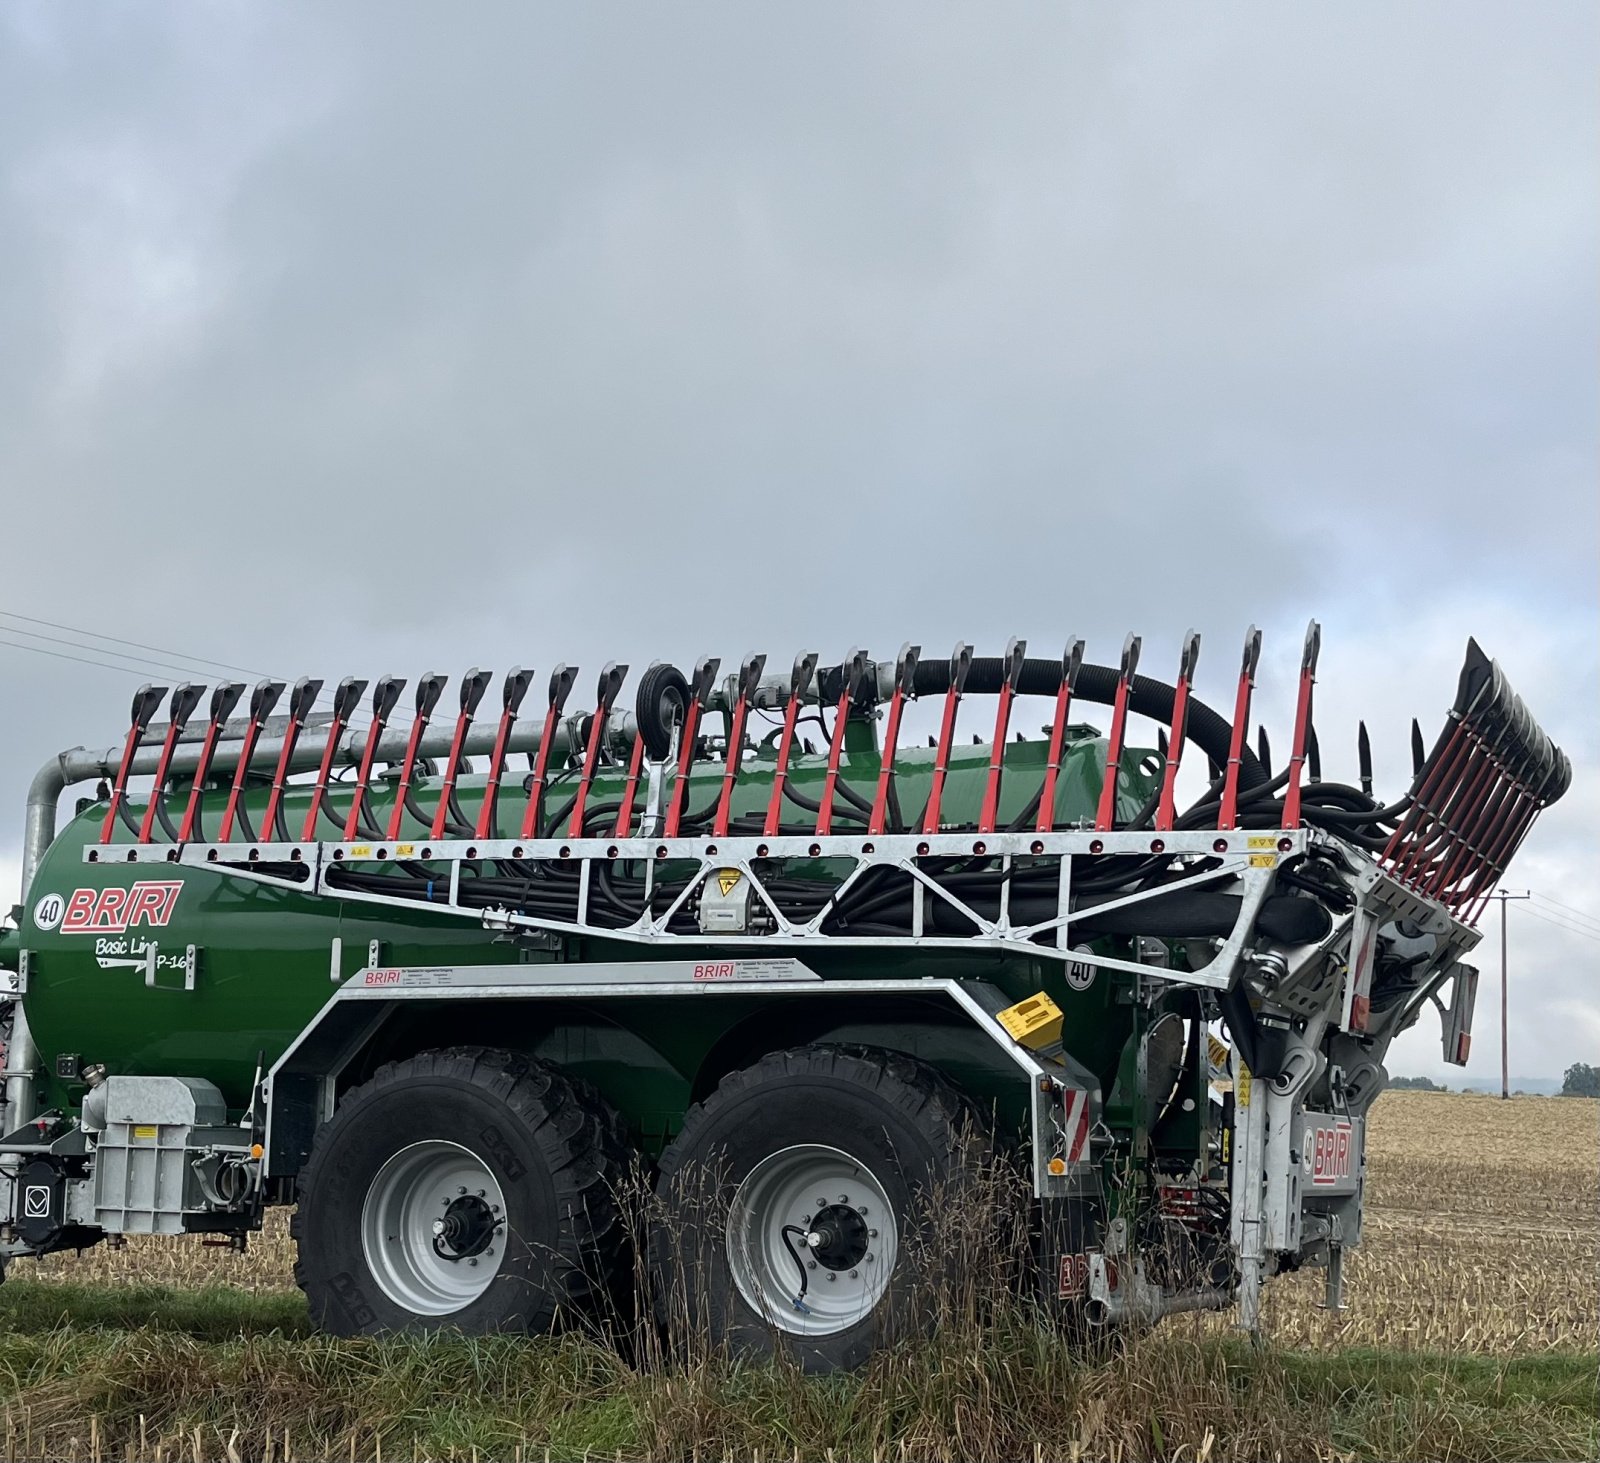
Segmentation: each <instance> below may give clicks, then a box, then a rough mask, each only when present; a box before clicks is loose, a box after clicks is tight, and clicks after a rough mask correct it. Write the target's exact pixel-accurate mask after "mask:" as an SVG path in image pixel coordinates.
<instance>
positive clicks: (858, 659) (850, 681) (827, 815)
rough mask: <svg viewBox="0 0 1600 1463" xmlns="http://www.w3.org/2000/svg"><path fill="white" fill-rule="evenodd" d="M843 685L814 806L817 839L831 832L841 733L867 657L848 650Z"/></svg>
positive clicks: (864, 653) (847, 720) (865, 670)
mask: <svg viewBox="0 0 1600 1463" xmlns="http://www.w3.org/2000/svg"><path fill="white" fill-rule="evenodd" d="M842 669H843V671H844V677H843V679H844V685H843V689H841V690H840V692H839V704H838V707H837V708H836V709H835V712H834V717H833V735H832V736H831V737H830V738H829V739H828V771H827V775H826V776H825V777H824V778H823V779H822V801H821V802H820V803H818V804H817V836H818V837H819V838H820V837H822V836H824V835H825V834H828V833H831V832H833V791H834V789H835V788H836V787H837V786H838V785H839V759H840V758H841V757H842V756H843V755H844V730H845V727H846V726H848V725H849V722H850V707H851V704H852V703H853V702H854V701H855V699H856V689H857V688H858V687H859V686H860V685H861V679H862V677H863V676H865V675H866V673H867V653H866V651H864V650H856V649H852V650H851V651H850V654H849V657H848V658H847V659H846V660H845V663H844V666H843V667H842Z"/></svg>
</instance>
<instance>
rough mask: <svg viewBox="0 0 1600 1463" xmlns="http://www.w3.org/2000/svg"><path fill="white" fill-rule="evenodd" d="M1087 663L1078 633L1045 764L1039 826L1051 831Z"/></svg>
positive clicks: (1065, 659)
mask: <svg viewBox="0 0 1600 1463" xmlns="http://www.w3.org/2000/svg"><path fill="white" fill-rule="evenodd" d="M1082 665H1083V639H1082V637H1081V636H1078V635H1074V636H1072V637H1071V638H1070V639H1069V640H1068V641H1067V648H1066V650H1065V652H1064V653H1063V654H1062V657H1061V684H1060V686H1058V687H1057V688H1056V710H1055V720H1054V721H1052V722H1051V724H1050V751H1049V755H1048V757H1047V758H1046V760H1045V765H1044V781H1043V782H1042V783H1040V785H1039V821H1038V824H1037V825H1036V830H1035V831H1037V832H1039V833H1050V832H1052V831H1053V830H1054V829H1055V825H1056V781H1057V779H1058V778H1059V777H1060V776H1061V750H1062V747H1063V746H1064V745H1065V741H1066V735H1067V712H1068V710H1069V709H1070V708H1071V706H1072V693H1073V692H1074V691H1075V690H1077V687H1078V671H1079V669H1080V668H1081V667H1082Z"/></svg>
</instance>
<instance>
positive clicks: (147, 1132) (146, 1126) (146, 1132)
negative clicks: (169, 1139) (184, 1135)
mask: <svg viewBox="0 0 1600 1463" xmlns="http://www.w3.org/2000/svg"><path fill="white" fill-rule="evenodd" d="M133 1136H134V1137H135V1138H146V1139H148V1140H150V1141H151V1142H154V1141H155V1140H156V1139H157V1138H159V1137H160V1136H161V1129H160V1128H158V1127H157V1126H156V1125H155V1124H154V1123H138V1124H136V1125H135V1127H134V1130H133Z"/></svg>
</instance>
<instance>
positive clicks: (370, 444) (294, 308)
mask: <svg viewBox="0 0 1600 1463" xmlns="http://www.w3.org/2000/svg"><path fill="white" fill-rule="evenodd" d="M1597 15H1600V12H1597V11H1596V9H1595V7H1594V5H1593V4H1592V3H1583V4H1573V5H1560V4H1552V3H1541V4H1538V5H1534V6H1525V7H1511V6H1506V5H1504V4H1496V5H1491V6H1473V5H1468V4H1463V3H1461V0H1450V3H1447V4H1439V5H1394V4H1382V5H1354V6H1338V7H1331V6H1330V7H1325V8H1323V9H1321V10H1313V9H1311V8H1308V7H1285V6H1281V5H1267V6H1260V7H1257V6H1251V5H1244V4H1227V5H1216V6H1207V7H1204V8H1198V7H1181V8H1180V7H1155V6H1130V5H1119V6H1115V7H1113V6H1088V5H1080V6H1070V7H1069V6H1030V7H1008V6H983V7H969V6H949V7H941V6H938V5H932V4H926V3H918V4H916V5H904V6H891V5H871V6H862V5H849V6H842V5H841V6H827V5H812V6H806V7H793V6H767V5H753V4H749V3H739V4H731V5H728V6H709V5H688V4H678V5H672V6H631V7H628V6H612V5H604V4H587V5H583V6H575V5H573V6H562V7H545V6H533V5H527V4H515V5H506V6H495V5H489V4H483V3H480V4H477V5H474V6H470V7H455V6H451V7H439V6H436V5H406V4H396V3H394V0H386V3H384V4H382V5H356V4H338V5H326V4H316V5H291V4H278V5H272V6H243V5H233V4H196V3H188V4H173V5H166V6H149V5H118V4H99V5H95V6H63V5H59V4H55V3H35V4H29V3H18V0H12V3H10V4H8V5H6V6H5V7H4V9H3V10H0V492H3V493H4V506H5V515H4V519H3V521H0V532H3V533H4V535H5V541H6V550H7V551H6V553H5V558H4V563H5V574H4V579H3V582H0V610H3V611H5V612H7V613H8V614H9V616H11V617H12V618H3V617H0V642H12V643H0V671H3V674H4V676H5V691H4V695H5V702H6V708H7V710H6V715H5V717H4V718H3V720H0V807H5V808H10V809H13V810H14V813H13V815H12V816H8V817H4V818H0V863H3V865H4V867H3V868H0V877H3V878H4V881H5V883H6V886H7V887H8V888H14V887H15V884H16V870H17V857H18V851H19V846H20V834H21V826H22V805H23V795H24V790H25V788H26V784H27V781H28V778H29V777H30V776H31V774H32V772H33V770H34V769H35V768H36V767H37V766H38V765H39V763H40V762H41V761H43V760H44V759H45V758H46V757H47V756H49V755H50V754H52V753H53V752H55V751H56V750H58V749H59V748H61V747H63V746H69V745H75V744H78V743H86V744H96V745H104V744H106V743H109V742H112V741H115V740H117V739H118V738H119V737H120V736H121V734H122V732H123V730H124V729H125V726H126V716H127V700H128V693H129V692H130V691H131V689H132V688H133V686H134V685H136V684H137V683H138V682H139V681H140V680H142V679H146V678H148V677H150V676H156V677H157V678H158V679H163V680H166V681H168V682H169V683H170V681H171V679H172V677H171V675H170V674H169V673H166V672H162V671H160V670H159V668H156V667H150V666H145V667H142V668H139V667H135V668H133V669H132V670H131V671H129V670H122V671H114V670H110V669H106V668H103V667H101V666H91V665H83V664H76V663H73V662H69V661H66V660H61V659H57V658H53V657H52V656H49V655H45V654H41V653H38V652H39V651H41V650H50V651H53V652H57V653H58V654H63V655H78V656H84V657H86V658H88V659H106V660H115V659H116V657H115V656H113V655H110V654H109V653H107V652H109V651H111V650H115V649H121V650H123V651H128V650H129V647H127V646H122V647H110V646H103V647H102V652H100V653H95V652H90V651H85V650H83V649H82V648H79V647H77V646H68V645H61V644H52V643H50V642H47V641H42V640H39V639H37V638H33V639H30V638H29V637H28V636H27V635H26V634H24V633H23V632H24V631H26V630H32V631H34V632H36V633H37V634H43V635H55V636H58V637H62V638H67V639H71V640H74V641H77V642H80V643H81V642H83V641H84V640H85V639H86V637H84V636H81V635H76V634H72V635H68V634H67V632H63V631H61V630H54V629H49V628H47V627H44V626H40V625H37V624H35V625H26V624H24V623H23V622H20V621H18V620H16V619H15V618H14V616H15V615H18V614H21V615H31V616H35V617H38V618H43V619H48V620H52V621H57V622H60V623H62V624H66V625H69V626H73V627H77V628H79V629H82V630H88V631H93V632H98V633H99V634H101V635H112V636H119V637H122V638H124V639H126V640H133V641H140V642H143V643H145V644H146V645H149V646H155V647H159V648H160V654H159V655H157V656H156V657H155V658H163V657H168V658H170V657H169V653H170V652H181V653H182V654H183V655H186V656H201V657H207V658H210V659H213V660H217V661H224V662H228V663H231V664H234V665H238V666H242V667H246V668H249V669H250V670H252V671H266V672H271V673H274V674H280V675H285V676H293V675H297V674H304V673H311V674H317V675H320V676H323V677H325V678H328V679H330V680H331V679H334V678H337V677H338V676H339V675H341V674H346V673H360V674H364V675H368V676H370V675H373V674H375V673H380V672H386V671H393V672H396V673H401V674H407V675H411V676H415V675H416V674H417V673H418V672H420V671H422V670H425V669H432V668H437V669H449V670H451V671H453V672H459V671H461V670H463V669H465V668H466V667H467V666H468V665H471V664H480V665H488V666H494V667H499V668H504V667H505V666H507V665H508V664H510V663H512V662H514V661H518V662H521V663H522V664H525V665H533V666H536V667H539V668H540V669H541V670H544V671H547V670H548V668H549V667H550V665H551V664H552V663H553V662H554V661H556V660H567V661H569V662H577V663H580V664H581V665H583V666H584V667H586V668H591V669H592V668H597V667H598V664H599V663H600V662H601V661H604V660H607V659H613V658H615V659H618V660H626V661H631V662H632V664H633V665H635V666H636V667H637V666H642V665H644V664H645V663H646V662H647V661H649V660H651V659H655V658H665V659H673V660H678V661H680V662H688V661H692V659H693V658H694V657H695V656H696V655H697V654H702V653H714V654H719V655H722V656H723V657H724V658H725V659H729V660H736V659H737V658H738V656H739V655H740V654H741V653H743V652H745V651H747V650H750V649H760V650H764V651H766V652H767V653H768V654H769V655H770V656H771V657H772V659H773V660H774V662H775V663H777V664H782V665H787V663H788V662H789V660H790V659H791V658H792V656H793V654H794V653H795V651H796V650H798V649H801V648H816V649H819V650H821V651H823V652H824V653H825V654H827V655H828V656H829V657H830V658H835V657H838V656H842V655H843V654H844V652H845V651H846V650H848V649H849V648H850V647H851V646H852V645H856V644H860V645H864V646H866V647H868V648H869V649H871V650H873V651H876V652H878V653H881V654H890V653H892V652H893V649H894V647H895V646H897V645H898V644H899V643H900V641H901V640H903V639H906V638H911V639H914V640H917V641H919V642H920V643H921V644H922V645H923V646H924V648H925V652H927V653H944V651H945V648H946V647H947V646H948V644H949V643H950V642H952V641H954V640H955V639H956V638H957V637H958V636H959V637H963V638H966V639H968V640H970V641H972V642H974V643H975V644H976V645H977V646H979V647H980V649H981V650H984V651H987V652H989V653H997V652H998V649H999V647H1000V646H1001V645H1002V644H1003V643H1004V641H1005V639H1006V638H1007V637H1008V636H1010V635H1025V636H1027V637H1028V638H1029V640H1030V642H1031V644H1032V647H1033V649H1034V650H1035V652H1036V653H1046V654H1049V653H1054V652H1055V651H1056V649H1057V648H1058V647H1059V645H1060V644H1061V642H1062V641H1063V640H1064V638H1065V637H1066V635H1067V634H1068V633H1070V632H1073V631H1076V632H1078V633H1082V634H1085V635H1086V636H1087V637H1088V639H1089V647H1090V658H1091V659H1099V660H1108V659H1114V658H1115V654H1116V651H1117V648H1118V647H1119V646H1120V644H1121V640H1122V636H1123V634H1124V633H1125V632H1126V631H1128V630H1130V629H1133V630H1138V631H1140V632H1141V633H1142V634H1143V635H1144V637H1145V657H1146V659H1145V665H1146V668H1147V669H1149V670H1150V671H1151V673H1152V674H1157V675H1163V676H1165V675H1168V674H1170V672H1171V671H1172V670H1173V669H1175V667H1176V662H1177V656H1178V643H1179V637H1180V635H1181V633H1182V632H1183V630H1184V629H1185V628H1186V627H1187V626H1189V625H1193V626H1194V627H1195V628H1197V629H1199V630H1200V631H1202V632H1203V634H1204V636H1205V653H1204V655H1203V656H1202V661H1201V675H1200V690H1201V693H1202V694H1203V695H1204V696H1206V698H1207V699H1209V700H1211V701H1212V702H1213V703H1214V704H1218V705H1226V703H1227V702H1228V699H1229V696H1230V693H1231V678H1232V675H1233V673H1234V671H1235V668H1236V665H1237V655H1238V643H1239V641H1240V638H1241V637H1242V635H1243V632H1244V629H1245V626H1246V625H1247V624H1248V623H1249V622H1251V621H1255V622H1256V623H1258V624H1260V625H1262V626H1263V627H1264V628H1265V630H1266V632H1267V648H1266V656H1265V661H1264V665H1263V686H1262V709H1263V713H1264V714H1265V716H1266V717H1267V719H1268V721H1269V724H1271V725H1273V726H1274V729H1275V731H1276V732H1277V737H1276V739H1275V740H1276V744H1277V745H1279V746H1282V745H1284V744H1285V743H1286V742H1287V738H1288V729H1289V720H1288V708H1289V699H1288V698H1289V695H1290V690H1291V681H1292V676H1293V672H1294V668H1295V666H1296V663H1297V658H1298V651H1299V639H1300V635H1301V633H1302V631H1303V628H1304V624H1305V621H1306V620H1307V618H1308V617H1310V616H1312V615H1315V616H1317V617H1318V618H1319V619H1320V620H1321V621H1322V624H1323V627H1324V647H1325V650H1324V658H1323V675H1322V679H1321V683H1320V686H1319V693H1318V694H1319V701H1318V727H1319V730H1320V732H1321V737H1322V743H1323V747H1324V749H1325V761H1326V763H1327V770H1328V773H1329V775H1330V776H1345V777H1348V776H1352V775H1353V773H1354V724H1355V719H1356V718H1357V717H1358V716H1365V717H1366V718H1367V720H1368V723H1369V725H1370V726H1371V728H1372V732H1373V736H1374V739H1375V741H1376V743H1377V750H1378V755H1379V761H1380V780H1381V781H1384V783H1385V786H1386V788H1387V790H1388V791H1389V792H1390V793H1391V794H1393V793H1397V792H1398V791H1399V790H1400V789H1401V787H1402V786H1403V784H1404V782H1405V780H1406V774H1407V771H1408V754H1407V751H1406V742H1407V728H1408V726H1409V721H1410V718H1411V716H1412V715H1413V714H1416V715H1419V716H1420V717H1421V718H1422V720H1423V723H1424V726H1425V729H1426V730H1427V731H1428V733H1429V735H1430V737H1431V735H1432V732H1433V731H1434V729H1435V728H1436V726H1437V724H1438V723H1439V722H1440V721H1441V719H1442V715H1443V712H1444V710H1445V708H1446V706H1447V705H1448V704H1449V701H1450V698H1451V696H1452V695H1453V691H1454V684H1455V675H1456V672H1457V670H1458V669H1459V666H1460V657H1461V651H1462V647H1463V645H1464V643H1465V641H1466V638H1467V636H1468V635H1469V634H1475V635H1476V636H1478V638H1479V639H1480V640H1481V642H1482V643H1483V644H1484V646H1485V648H1486V649H1488V650H1489V652H1490V653H1491V654H1492V655H1495V656H1496V657H1497V658H1499V659H1500V661H1501V662H1502V664H1503V665H1504V667H1505V669H1506V671H1507V673H1508V675H1509V676H1510V678H1511V680H1512V683H1513V684H1514V685H1515V686H1516V687H1517V688H1518V689H1519V690H1520V691H1521V692H1522V694H1523V695H1524V697H1525V698H1526V699H1527V700H1528V702H1529V703H1530V705H1531V706H1532V707H1533V708H1534V710H1535V712H1536V714H1537V715H1538V717H1539V718H1540V720H1541V721H1542V723H1543V725H1544V726H1545V727H1546V729H1547V730H1548V731H1549V732H1550V733H1551V734H1552V736H1554V737H1555V738H1556V739H1557V740H1558V741H1560V742H1561V743H1562V744H1563V745H1564V746H1565V748H1566V749H1567V751H1568V752H1569V753H1570V754H1571V756H1572V758H1573V762H1574V766H1575V771H1576V778H1575V785H1574V788H1573V791H1572V792H1571V793H1570V794H1569V796H1568V797H1567V799H1566V800H1565V801H1564V802H1563V803H1562V804H1560V805H1559V806H1558V807H1556V808H1555V809H1553V810H1551V811H1550V812H1549V813H1548V814H1547V815H1546V816H1545V818H1544V819H1543V821H1542V822H1541V823H1540V824H1539V825H1538V827H1537V828H1536V830H1535V832H1534V834H1533V835H1532V837H1531V839H1530V841H1529V843H1528V845H1527V847H1526V848H1525V850H1524V852H1523V855H1522V857H1521V859H1520V860H1519V862H1518V863H1517V865H1516V866H1515V867H1514V869H1513V871H1512V886H1513V887H1516V888H1518V889H1520V888H1522V887H1526V886H1529V885H1531V886H1532V887H1533V888H1534V889H1536V890H1538V891H1539V892H1540V894H1541V895H1542V896H1543V899H1542V900H1536V901H1530V902H1528V903H1524V904H1519V905H1514V906H1513V907H1512V913H1511V919H1512V925H1513V942H1512V943H1513V995H1512V1025H1511V1040H1512V1067H1513V1070H1514V1071H1515V1072H1518V1073H1526V1074H1529V1075H1537V1074H1555V1075H1559V1072H1560V1070H1561V1069H1562V1068H1563V1067H1564V1066H1565V1065H1566V1064H1568V1063H1569V1062H1572V1061H1576V1060H1586V1061H1596V1060H1600V958H1597V957H1600V879H1597V874H1600V868H1597V856H1596V855H1597V850H1596V840H1595V833H1594V829H1595V826H1596V822H1597V820H1600V792H1597V780H1596V772H1597V764H1600V738H1597V732H1596V717H1595V711H1596V694H1595V693H1596V672H1597V669H1600V665H1597V659H1600V657H1597V651H1596V629H1597V615H1596V610H1597V605H1596V587H1597V578H1596V547H1597V527H1600V525H1597V493H1596V463H1597V435H1600V429H1597V400H1600V393H1597V380H1596V374H1597V373H1596V361H1597V345H1600V342H1597V335H1600V301H1597V281H1600V268H1597V265H1600V248H1597V232H1600V231H1597V190H1596V186H1595V169H1596V161H1597V158H1596V138H1597V136H1600V115H1597V113H1600V106H1597V97H1600V90H1597V83H1596V80H1595V78H1596V75H1597V74H1600V73H1597V66H1600V36H1597V29H1600V22H1597ZM24 644H26V645H32V646H33V647H35V648H34V650H32V651H30V650H26V649H23V648H21V646H22V645H24ZM132 653H136V654H137V653H144V654H147V655H148V654H150V652H148V651H145V652H137V651H134V652H132ZM140 669H142V670H143V671H144V674H140V673H139V672H140ZM198 678H200V679H205V678H206V677H205V676H204V675H203V673H202V674H201V675H200V676H199V677H198ZM588 679H589V677H588V674H587V670H586V674H585V676H584V678H583V680H584V684H585V685H587V683H588ZM1384 774H1387V777H1386V779H1385V777H1384ZM1380 790H1383V789H1380ZM1551 900H1554V901H1558V903H1557V904H1556V905H1552V904H1551V903H1550V902H1549V901H1551ZM7 902H9V901H7ZM1561 905H1566V906H1570V907H1571V908H1572V910H1574V911H1576V912H1577V913H1575V914H1571V915H1569V914H1566V913H1564V912H1563V911H1562V909H1561V908H1560V906H1561ZM1548 919H1558V920H1569V921H1570V923H1571V924H1572V925H1573V926H1576V930H1569V929H1561V928H1557V927H1556V926H1555V925H1553V924H1551V923H1549V922H1548ZM1483 953H1484V958H1483V960H1482V961H1481V962H1480V963H1481V964H1482V965H1483V967H1484V969H1485V972H1486V976H1488V977H1490V978H1491V979H1493V978H1497V976H1498V956H1497V953H1496V952H1495V951H1494V949H1493V944H1492V942H1491V944H1490V945H1489V946H1487V947H1486V948H1485V951H1484V952H1483ZM1494 994H1495V992H1494V989H1493V986H1492V984H1490V985H1488V986H1487V987H1486V989H1485V992H1484V996H1483V999H1482V1000H1481V1002H1480V1015H1479V1020H1478V1024H1477V1041H1476V1047H1475V1056H1474V1061H1473V1065H1472V1068H1471V1069H1470V1070H1471V1075H1474V1076H1479V1077H1490V1076H1493V1075H1494V1074H1495V1073H1496V1072H1497V1068H1498V1048H1499V1017H1498V1009H1497V1007H1498V1002H1497V1000H1496V999H1494V998H1493V997H1494ZM1391 1066H1392V1067H1394V1068H1396V1069H1397V1070H1401V1071H1418V1072H1433V1073H1438V1072H1441V1071H1445V1070H1447V1069H1444V1068H1443V1067H1442V1065H1441V1063H1440V1059H1439V1046H1438V1032H1437V1023H1436V1022H1435V1021H1434V1020H1433V1019H1432V1018H1431V1017H1429V1018H1427V1019H1425V1020H1424V1022H1423V1023H1422V1024H1421V1026H1420V1027H1419V1030H1418V1031H1417V1032H1416V1033H1413V1034H1412V1035H1410V1036H1408V1037H1407V1038H1405V1039H1404V1040H1403V1041H1402V1043H1401V1044H1400V1046H1399V1047H1398V1048H1397V1049H1396V1052H1395V1054H1394V1056H1393V1057H1392V1059H1391Z"/></svg>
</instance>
